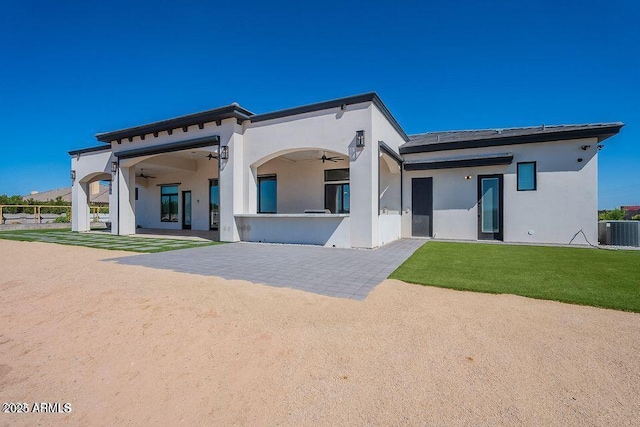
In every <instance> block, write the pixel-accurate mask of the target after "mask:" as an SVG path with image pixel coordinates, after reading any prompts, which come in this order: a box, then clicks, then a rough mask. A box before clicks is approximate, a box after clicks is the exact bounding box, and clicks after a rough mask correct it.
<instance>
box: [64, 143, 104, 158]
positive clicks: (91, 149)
mask: <svg viewBox="0 0 640 427" xmlns="http://www.w3.org/2000/svg"><path fill="white" fill-rule="evenodd" d="M107 150H111V147H110V146H108V145H100V146H99V147H89V148H81V149H79V150H71V151H69V155H70V156H77V155H78V154H84V153H93V152H96V151H107Z"/></svg>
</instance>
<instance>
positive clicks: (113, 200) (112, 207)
mask: <svg viewBox="0 0 640 427" xmlns="http://www.w3.org/2000/svg"><path fill="white" fill-rule="evenodd" d="M109 186H110V187H111V192H110V193H109V222H111V234H118V180H117V179H116V176H115V174H114V175H112V180H111V183H110V184H109Z"/></svg>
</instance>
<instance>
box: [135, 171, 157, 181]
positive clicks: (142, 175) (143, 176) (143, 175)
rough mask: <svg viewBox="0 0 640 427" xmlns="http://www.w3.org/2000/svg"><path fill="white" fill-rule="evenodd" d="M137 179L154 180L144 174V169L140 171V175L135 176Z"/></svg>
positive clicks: (152, 177)
mask: <svg viewBox="0 0 640 427" xmlns="http://www.w3.org/2000/svg"><path fill="white" fill-rule="evenodd" d="M136 176H137V177H138V178H151V179H154V178H155V176H151V175H145V174H144V169H140V175H136Z"/></svg>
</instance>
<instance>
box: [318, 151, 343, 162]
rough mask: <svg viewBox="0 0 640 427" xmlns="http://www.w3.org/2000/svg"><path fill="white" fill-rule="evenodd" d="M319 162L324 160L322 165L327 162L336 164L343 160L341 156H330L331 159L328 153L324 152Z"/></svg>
mask: <svg viewBox="0 0 640 427" xmlns="http://www.w3.org/2000/svg"><path fill="white" fill-rule="evenodd" d="M318 160H322V163H324V162H327V161H328V162H334V163H335V162H337V161H338V160H342V159H341V158H340V156H329V157H327V152H326V151H323V152H322V157H320V158H319V159H318Z"/></svg>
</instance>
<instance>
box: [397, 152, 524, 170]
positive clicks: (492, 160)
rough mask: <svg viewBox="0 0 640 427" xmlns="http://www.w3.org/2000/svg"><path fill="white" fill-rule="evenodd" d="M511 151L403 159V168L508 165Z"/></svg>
mask: <svg viewBox="0 0 640 427" xmlns="http://www.w3.org/2000/svg"><path fill="white" fill-rule="evenodd" d="M512 162H513V153H499V154H487V155H482V156H464V157H452V158H450V159H433V160H422V161H405V162H404V170H407V171H423V170H433V169H454V168H470V167H475V166H495V165H510V164H511V163H512Z"/></svg>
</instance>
